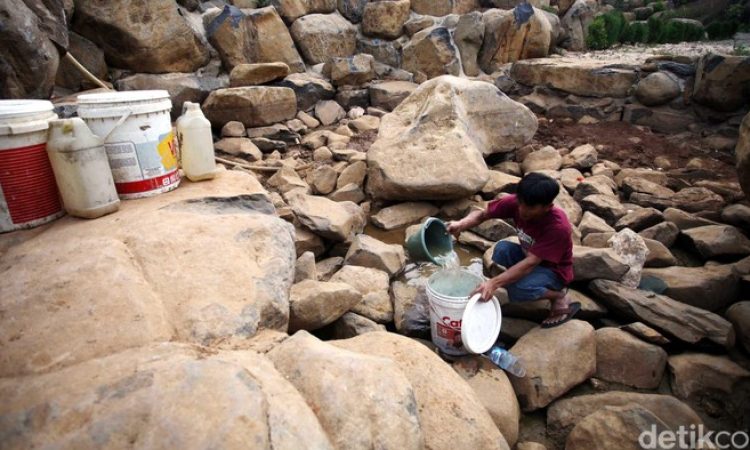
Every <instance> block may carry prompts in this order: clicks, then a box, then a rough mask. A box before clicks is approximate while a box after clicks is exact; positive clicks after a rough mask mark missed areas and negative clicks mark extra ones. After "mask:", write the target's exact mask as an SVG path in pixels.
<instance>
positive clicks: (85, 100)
mask: <svg viewBox="0 0 750 450" xmlns="http://www.w3.org/2000/svg"><path fill="white" fill-rule="evenodd" d="M171 110H172V101H171V100H170V99H169V92H167V91H164V90H155V91H124V92H103V93H98V94H83V95H79V96H78V116H79V117H81V118H83V119H84V120H86V119H113V120H118V119H120V118H121V117H122V116H124V115H128V116H129V115H137V114H153V113H168V112H169V111H171Z"/></svg>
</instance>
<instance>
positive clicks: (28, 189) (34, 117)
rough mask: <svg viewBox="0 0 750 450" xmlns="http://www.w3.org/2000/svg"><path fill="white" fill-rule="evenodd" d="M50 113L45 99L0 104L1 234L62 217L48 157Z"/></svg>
mask: <svg viewBox="0 0 750 450" xmlns="http://www.w3.org/2000/svg"><path fill="white" fill-rule="evenodd" d="M52 110H53V106H52V103H51V102H49V101H46V100H1V101H0V233H2V232H7V231H13V230H19V229H23V228H32V227H35V226H38V225H42V224H44V223H47V222H50V221H52V220H54V219H57V218H58V217H60V216H62V215H63V214H65V211H64V210H63V207H62V202H61V201H60V194H59V192H58V190H57V185H56V184H55V176H54V174H53V172H52V165H51V164H50V161H49V157H48V156H47V129H48V128H49V122H50V120H53V119H57V115H56V114H55V113H54V112H53V111H52Z"/></svg>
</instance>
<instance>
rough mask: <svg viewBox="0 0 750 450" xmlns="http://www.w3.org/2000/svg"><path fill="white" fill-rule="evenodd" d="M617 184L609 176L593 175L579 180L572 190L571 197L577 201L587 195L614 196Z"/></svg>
mask: <svg viewBox="0 0 750 450" xmlns="http://www.w3.org/2000/svg"><path fill="white" fill-rule="evenodd" d="M616 192H617V185H616V184H615V182H614V181H612V179H611V178H609V177H606V176H604V175H594V176H590V177H588V178H584V179H583V180H581V181H580V182H579V183H578V185H577V186H576V188H575V191H573V198H575V199H576V200H578V201H579V202H580V201H581V200H583V199H584V198H586V197H588V196H589V195H608V196H610V197H616V194H615V193H616Z"/></svg>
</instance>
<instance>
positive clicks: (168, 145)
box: [156, 131, 177, 171]
mask: <svg viewBox="0 0 750 450" xmlns="http://www.w3.org/2000/svg"><path fill="white" fill-rule="evenodd" d="M156 148H157V150H158V151H159V155H160V156H161V163H162V165H163V166H164V168H165V169H166V170H168V171H169V170H171V169H174V168H175V167H177V148H176V147H175V142H174V135H173V134H172V132H171V131H170V132H169V133H167V134H166V135H165V136H164V138H163V139H161V141H159V145H158V146H157V147H156Z"/></svg>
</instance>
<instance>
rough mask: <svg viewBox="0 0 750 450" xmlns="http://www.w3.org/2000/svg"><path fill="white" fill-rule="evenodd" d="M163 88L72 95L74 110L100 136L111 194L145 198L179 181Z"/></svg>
mask: <svg viewBox="0 0 750 450" xmlns="http://www.w3.org/2000/svg"><path fill="white" fill-rule="evenodd" d="M171 110H172V102H171V101H170V99H169V93H168V92H167V91H125V92H112V93H103V94H86V95H81V96H79V97H78V115H79V116H80V117H81V118H82V119H83V120H84V121H85V122H86V125H88V126H89V128H90V129H91V131H93V132H94V134H96V135H98V136H100V137H102V138H104V148H105V149H106V151H107V157H108V158H109V165H110V168H111V169H112V176H113V178H114V180H115V186H116V187H117V193H118V194H119V195H120V198H122V199H134V198H142V197H150V196H153V195H157V194H160V193H163V192H167V191H171V190H173V189H176V188H177V186H178V185H179V183H180V174H179V171H178V167H177V148H176V145H175V140H174V135H173V133H172V122H171V117H170V115H169V112H170V111H171Z"/></svg>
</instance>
